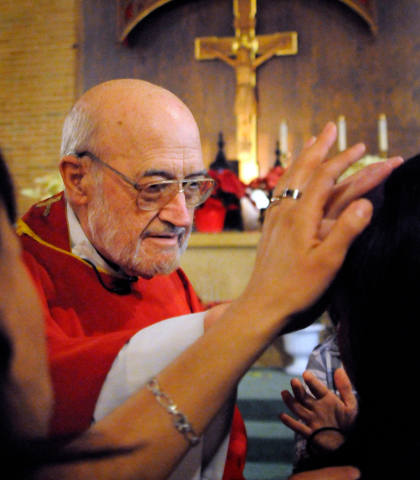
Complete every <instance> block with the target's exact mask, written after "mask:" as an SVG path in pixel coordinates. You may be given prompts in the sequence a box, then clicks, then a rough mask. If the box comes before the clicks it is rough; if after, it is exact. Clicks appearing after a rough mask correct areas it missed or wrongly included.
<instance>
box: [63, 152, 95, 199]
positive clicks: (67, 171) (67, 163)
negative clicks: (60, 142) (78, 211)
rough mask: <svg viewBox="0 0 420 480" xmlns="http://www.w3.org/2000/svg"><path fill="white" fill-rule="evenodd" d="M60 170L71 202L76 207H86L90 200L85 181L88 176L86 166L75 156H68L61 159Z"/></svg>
mask: <svg viewBox="0 0 420 480" xmlns="http://www.w3.org/2000/svg"><path fill="white" fill-rule="evenodd" d="M59 168H60V173H61V176H62V178H63V183H64V186H65V188H66V195H67V197H68V199H69V201H70V202H71V203H73V204H76V205H84V204H85V203H86V202H87V200H88V196H87V191H86V182H85V181H84V180H85V178H84V177H85V176H86V174H87V170H86V166H85V165H83V163H82V162H81V161H80V159H78V158H77V157H75V156H74V155H66V156H65V157H63V158H62V159H61V161H60V166H59Z"/></svg>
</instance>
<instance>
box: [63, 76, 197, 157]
mask: <svg viewBox="0 0 420 480" xmlns="http://www.w3.org/2000/svg"><path fill="white" fill-rule="evenodd" d="M174 124H176V126H177V129H179V128H182V127H183V128H184V130H185V131H186V132H188V135H190V136H195V137H196V140H197V141H198V142H199V132H198V127H197V125H196V122H195V120H194V118H193V116H192V114H191V112H190V110H189V109H188V108H187V106H186V105H185V104H184V103H183V102H182V101H181V100H180V99H179V98H177V97H176V96H175V95H174V94H173V93H171V92H169V91H168V90H166V89H164V88H162V87H159V86H157V85H153V84H151V83H149V82H146V81H143V80H137V79H118V80H111V81H108V82H105V83H101V84H99V85H97V86H95V87H93V88H91V89H90V90H88V91H87V92H86V93H84V94H83V95H82V97H80V99H79V100H78V101H77V102H76V104H75V105H74V107H73V109H72V111H71V112H70V114H69V115H68V117H67V119H66V121H65V123H64V128H63V140H62V149H61V155H62V156H63V155H68V154H72V153H75V152H76V151H83V150H88V149H90V148H93V147H97V148H101V146H102V145H103V142H104V140H106V139H107V140H108V141H107V143H108V144H111V146H113V147H116V148H118V149H120V153H121V147H124V148H125V149H127V150H129V149H130V148H136V144H137V143H138V142H139V141H142V142H144V141H147V142H149V141H153V140H155V139H156V137H157V136H159V135H161V133H162V131H165V132H166V133H167V134H170V133H171V131H172V129H173V125H174ZM111 139H112V142H110V140H111ZM109 146H110V145H107V147H106V148H109ZM127 153H128V152H127Z"/></svg>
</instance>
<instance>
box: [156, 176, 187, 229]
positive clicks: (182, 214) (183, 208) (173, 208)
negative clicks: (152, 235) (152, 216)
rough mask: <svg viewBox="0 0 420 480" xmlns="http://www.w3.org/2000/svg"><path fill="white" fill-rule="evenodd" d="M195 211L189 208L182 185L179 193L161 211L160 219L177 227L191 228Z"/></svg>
mask: <svg viewBox="0 0 420 480" xmlns="http://www.w3.org/2000/svg"><path fill="white" fill-rule="evenodd" d="M193 216H194V209H193V208H188V207H187V204H186V201H185V195H184V191H183V189H182V186H181V185H180V187H179V190H178V193H177V194H176V195H175V196H174V197H173V198H171V200H170V201H169V202H168V203H167V204H166V205H165V206H164V207H163V208H162V209H161V210H160V213H159V218H160V219H161V220H164V221H167V222H170V223H172V224H173V225H176V226H177V227H189V226H190V225H191V224H192V221H193Z"/></svg>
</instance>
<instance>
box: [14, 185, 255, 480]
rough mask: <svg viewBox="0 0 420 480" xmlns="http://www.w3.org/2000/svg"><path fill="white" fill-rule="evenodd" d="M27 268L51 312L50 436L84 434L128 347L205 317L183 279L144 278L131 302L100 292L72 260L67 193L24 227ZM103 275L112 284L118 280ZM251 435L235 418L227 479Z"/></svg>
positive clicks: (35, 210) (233, 478) (41, 207)
mask: <svg viewBox="0 0 420 480" xmlns="http://www.w3.org/2000/svg"><path fill="white" fill-rule="evenodd" d="M17 230H18V234H19V235H20V236H21V241H22V245H23V249H24V258H25V261H26V263H27V265H28V267H29V269H30V271H31V273H32V275H33V277H34V279H35V281H36V283H37V286H38V287H39V290H40V292H41V298H42V300H43V302H44V303H45V305H46V306H47V320H46V331H47V332H46V333H47V340H48V349H49V360H50V368H51V376H52V382H53V387H54V392H55V400H56V404H55V411H54V415H53V419H52V424H51V432H52V434H70V433H76V432H81V431H83V430H86V429H87V428H88V427H89V425H90V424H91V421H92V415H93V411H94V408H95V404H96V401H97V398H98V395H99V392H100V390H101V387H102V384H103V382H104V380H105V377H106V375H107V373H108V371H109V369H110V368H111V365H112V363H113V361H114V359H115V357H116V355H117V354H118V352H119V350H120V349H121V348H122V347H123V345H124V344H125V343H126V342H127V341H128V340H129V339H130V338H131V337H132V336H133V335H134V334H135V333H137V332H138V331H139V330H141V329H142V328H145V327H147V326H149V325H151V324H153V323H156V322H159V321H161V320H164V319H166V318H170V317H174V316H178V315H184V314H187V313H192V312H197V311H201V310H202V309H203V307H202V304H201V302H200V300H199V298H198V297H197V295H196V293H195V292H194V290H193V288H192V285H191V284H190V282H189V280H188V278H187V277H186V275H185V273H184V272H183V271H182V270H181V269H177V270H176V271H174V272H173V273H171V274H170V275H158V276H156V277H153V278H152V279H149V280H146V279H143V278H139V279H138V281H137V282H135V283H133V284H132V291H131V293H130V294H128V295H117V294H115V293H111V292H109V291H107V290H106V289H105V288H104V287H103V286H101V285H100V283H99V282H98V279H97V277H96V273H95V272H94V270H93V268H92V267H91V266H89V265H88V264H87V263H85V262H84V261H83V260H81V259H80V258H79V257H76V256H75V255H73V254H72V253H71V248H70V241H69V231H68V225H67V219H66V214H65V201H64V197H63V195H62V194H58V195H56V196H55V197H52V198H51V199H48V200H46V201H43V202H39V203H38V204H36V205H34V206H33V207H32V208H31V209H30V210H29V211H28V212H27V213H26V214H25V216H24V217H23V219H22V220H20V221H19V222H18V229H17ZM101 276H102V278H103V279H104V281H105V283H107V284H110V283H111V281H112V277H111V276H110V275H108V274H106V273H104V272H101ZM245 455H246V435H245V429H244V425H243V421H242V418H241V417H240V416H239V417H238V415H237V412H236V415H235V416H234V423H233V427H232V433H231V441H230V445H229V453H228V460H227V463H226V469H225V474H224V479H230V480H237V479H242V478H243V476H242V470H243V466H244V463H245Z"/></svg>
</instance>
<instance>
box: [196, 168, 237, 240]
mask: <svg viewBox="0 0 420 480" xmlns="http://www.w3.org/2000/svg"><path fill="white" fill-rule="evenodd" d="M208 174H209V176H210V177H211V178H213V180H214V181H215V183H216V185H215V188H214V190H213V193H212V195H211V196H210V198H208V199H207V201H206V202H205V203H204V205H202V206H201V207H199V208H198V209H197V210H196V213H195V226H196V228H197V230H199V231H201V232H220V231H222V230H223V229H225V230H231V229H236V230H242V220H241V212H240V199H241V198H243V197H244V196H245V195H246V186H245V185H244V184H243V183H242V182H241V181H240V180H239V178H238V177H237V175H236V174H235V173H234V172H233V171H232V170H230V169H228V168H223V169H210V170H209V171H208Z"/></svg>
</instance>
